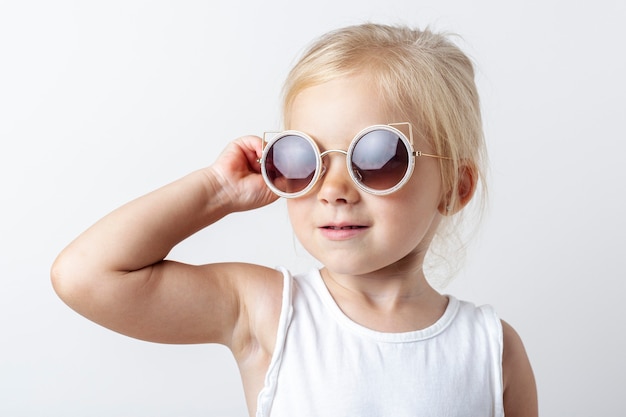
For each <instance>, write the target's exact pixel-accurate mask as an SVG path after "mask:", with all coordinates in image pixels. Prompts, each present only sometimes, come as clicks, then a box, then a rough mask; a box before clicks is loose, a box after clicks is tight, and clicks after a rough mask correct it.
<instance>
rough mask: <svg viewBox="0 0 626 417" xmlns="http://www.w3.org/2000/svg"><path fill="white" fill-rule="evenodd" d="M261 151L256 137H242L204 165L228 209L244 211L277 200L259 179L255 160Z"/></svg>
mask: <svg viewBox="0 0 626 417" xmlns="http://www.w3.org/2000/svg"><path fill="white" fill-rule="evenodd" d="M262 153H263V150H262V140H261V138H259V137H258V136H244V137H241V138H239V139H237V140H235V141H233V142H231V143H230V144H229V145H228V146H227V147H226V148H225V149H224V150H223V151H222V153H221V154H220V156H219V157H218V159H217V160H216V161H215V163H214V164H213V165H211V166H210V167H208V168H207V170H208V172H210V173H211V174H212V175H210V178H215V180H216V181H217V182H218V184H215V185H216V186H217V187H218V188H219V189H220V190H221V192H220V195H221V197H222V198H223V203H224V204H226V205H227V206H228V207H230V208H231V210H232V211H245V210H251V209H255V208H258V207H262V206H265V205H267V204H270V203H272V202H274V201H276V200H277V199H278V196H276V194H274V193H273V192H272V191H271V190H270V189H269V188H268V187H267V186H266V185H265V182H264V181H263V176H262V175H261V165H260V164H259V162H258V160H259V159H260V158H261V155H262Z"/></svg>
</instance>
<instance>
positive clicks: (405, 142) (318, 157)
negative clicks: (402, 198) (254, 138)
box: [260, 123, 450, 198]
mask: <svg viewBox="0 0 626 417" xmlns="http://www.w3.org/2000/svg"><path fill="white" fill-rule="evenodd" d="M396 126H397V127H401V126H404V127H406V128H407V129H408V131H409V138H410V139H409V138H407V137H406V135H405V134H404V133H402V132H401V131H400V130H398V129H397V127H396ZM263 145H264V147H263V155H262V156H261V159H260V164H261V173H262V175H263V179H264V180H265V183H266V184H267V186H268V187H269V188H270V189H271V190H272V191H273V192H274V193H276V194H277V195H279V196H281V197H285V198H296V197H300V196H302V195H304V194H306V193H307V192H309V191H310V190H311V189H312V188H313V186H314V185H315V183H316V182H317V181H318V180H319V179H320V178H321V177H322V175H324V172H325V171H326V167H325V166H324V164H323V162H322V159H323V158H324V157H325V156H326V155H328V154H330V153H331V152H339V153H342V154H344V155H345V156H346V165H347V168H348V173H349V174H350V177H351V178H352V181H354V183H355V184H356V185H357V187H358V188H359V189H361V190H363V191H365V192H368V193H370V194H374V195H386V194H390V193H393V192H394V191H397V190H399V189H400V188H401V187H402V186H403V185H404V184H406V183H407V181H408V180H409V178H411V174H412V173H413V169H414V168H415V157H417V156H426V157H429V158H438V159H450V158H448V157H445V156H439V155H432V154H427V153H423V152H420V151H415V150H414V149H413V129H412V127H411V124H410V123H394V124H389V125H374V126H370V127H368V128H365V129H363V130H362V131H360V132H359V133H358V134H357V135H356V136H355V137H354V139H353V140H352V142H351V143H350V147H349V148H348V150H347V151H344V150H341V149H330V150H327V151H324V152H320V150H319V148H318V146H317V144H316V143H315V141H314V140H313V139H312V138H311V137H310V136H309V135H307V134H305V133H302V132H299V131H296V130H287V131H284V132H281V133H278V134H277V135H275V136H274V137H272V138H271V139H270V140H269V141H268V140H266V139H265V138H264V139H263Z"/></svg>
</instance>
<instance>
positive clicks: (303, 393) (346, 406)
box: [256, 270, 504, 417]
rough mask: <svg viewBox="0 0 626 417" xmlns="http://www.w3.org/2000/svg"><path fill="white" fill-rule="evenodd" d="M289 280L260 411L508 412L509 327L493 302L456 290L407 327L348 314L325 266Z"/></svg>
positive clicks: (381, 416) (472, 416) (366, 416)
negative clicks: (467, 298)
mask: <svg viewBox="0 0 626 417" xmlns="http://www.w3.org/2000/svg"><path fill="white" fill-rule="evenodd" d="M283 273H284V276H285V284H284V289H283V304H282V311H281V314H280V322H279V326H278V334H277V338H276V347H275V350H274V353H273V356H272V360H271V363H270V366H269V369H268V372H267V375H266V378H265V386H264V388H263V389H262V390H261V392H260V393H259V397H258V403H257V413H256V416H257V417H270V416H271V417H306V416H311V417H334V416H338V417H339V416H341V417H353V416H354V417H370V416H371V417H404V416H407V417H408V416H420V417H427V416H433V417H435V416H436V417H444V416H445V417H454V416H463V417H483V416H485V417H487V416H489V417H503V416H504V411H503V406H502V394H503V393H502V326H501V323H500V320H499V318H498V317H497V316H496V314H495V312H494V311H493V309H492V308H491V307H490V306H483V307H475V306H474V305H473V304H471V303H467V302H464V301H459V300H457V299H456V298H454V297H452V296H448V300H449V302H448V306H447V308H446V311H445V312H444V314H443V316H442V317H441V318H440V319H439V320H438V321H437V322H436V323H434V324H433V325H432V326H430V327H428V328H426V329H423V330H418V331H411V332H405V333H384V332H378V331H374V330H371V329H368V328H366V327H364V326H361V325H359V324H357V323H356V322H354V321H352V320H351V319H350V318H348V317H347V316H346V315H345V314H343V312H342V311H341V310H340V309H339V307H338V306H337V304H336V303H335V301H334V300H333V298H332V296H331V295H330V293H329V292H328V289H327V288H326V286H325V284H324V282H323V280H322V277H321V275H320V273H319V271H317V270H314V271H311V272H309V273H308V274H305V275H301V276H294V277H293V278H292V277H291V275H290V274H289V272H288V271H286V270H283Z"/></svg>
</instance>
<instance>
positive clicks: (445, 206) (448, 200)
mask: <svg viewBox="0 0 626 417" xmlns="http://www.w3.org/2000/svg"><path fill="white" fill-rule="evenodd" d="M477 181H478V171H477V169H476V165H475V164H474V163H472V162H470V161H462V163H461V165H459V176H458V183H457V186H456V189H455V190H450V191H448V192H447V193H446V195H445V196H444V198H442V200H441V203H439V207H438V210H439V213H441V214H443V215H444V216H451V215H453V214H456V213H458V212H459V211H461V209H463V207H465V206H466V205H467V203H469V202H470V200H471V199H472V197H473V196H474V192H475V191H476V183H477ZM452 193H456V196H454V197H455V198H453V195H452Z"/></svg>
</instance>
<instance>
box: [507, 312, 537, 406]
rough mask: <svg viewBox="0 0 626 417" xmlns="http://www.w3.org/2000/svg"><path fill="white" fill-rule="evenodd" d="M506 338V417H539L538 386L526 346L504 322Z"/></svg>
mask: <svg viewBox="0 0 626 417" xmlns="http://www.w3.org/2000/svg"><path fill="white" fill-rule="evenodd" d="M502 333H503V338H504V343H503V346H504V347H503V352H502V373H503V384H504V413H505V414H506V417H537V416H538V415H539V411H538V403H537V386H536V383H535V377H534V374H533V371H532V368H531V366H530V361H529V360H528V356H527V355H526V350H525V349H524V344H523V343H522V339H520V337H519V335H518V334H517V332H516V331H515V330H514V329H513V327H511V326H510V325H509V324H508V323H506V322H504V321H503V322H502Z"/></svg>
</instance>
